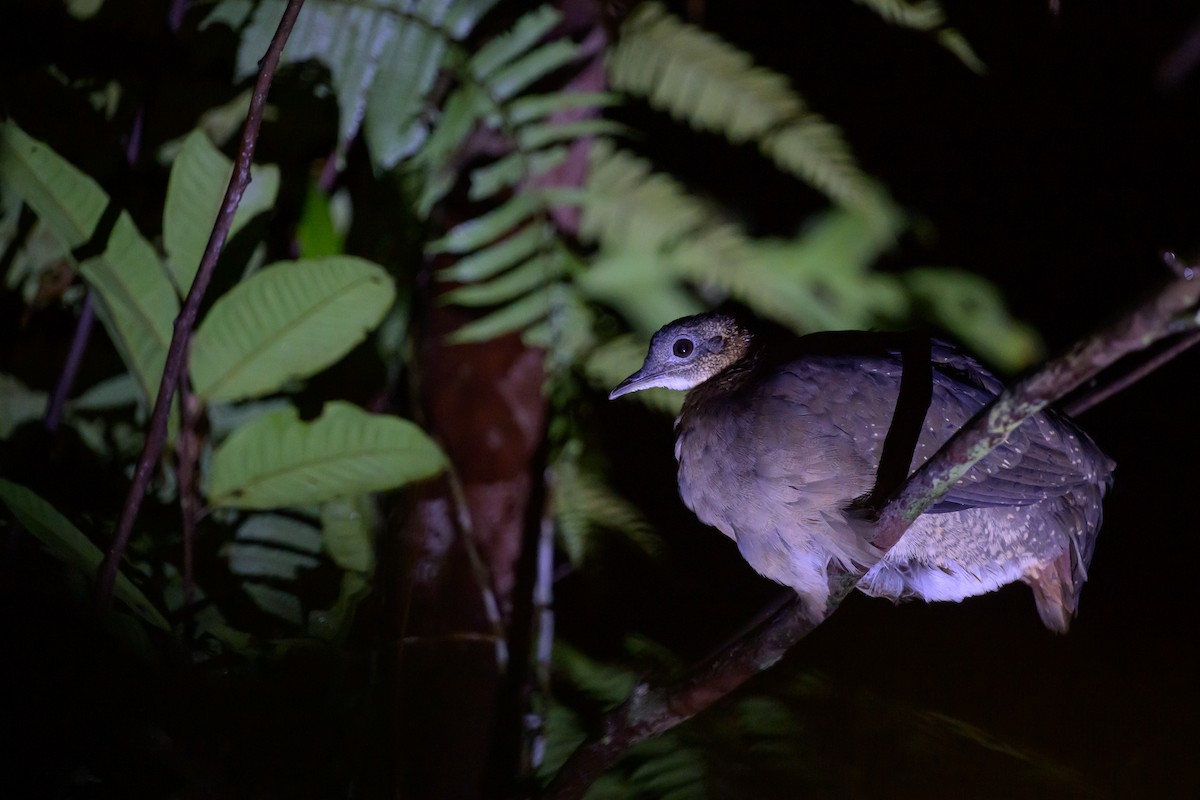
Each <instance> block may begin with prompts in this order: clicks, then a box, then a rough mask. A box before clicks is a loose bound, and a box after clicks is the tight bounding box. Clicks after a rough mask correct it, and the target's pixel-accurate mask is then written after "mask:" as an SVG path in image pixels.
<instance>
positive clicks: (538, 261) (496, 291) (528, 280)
mask: <svg viewBox="0 0 1200 800" xmlns="http://www.w3.org/2000/svg"><path fill="white" fill-rule="evenodd" d="M562 273H563V265H562V259H560V258H558V257H557V256H556V255H545V256H537V257H534V258H531V259H530V260H529V261H526V262H525V263H524V264H522V265H521V266H519V267H517V268H515V269H512V270H509V271H508V272H506V273H504V274H503V275H501V276H500V277H499V278H496V279H494V280H491V281H488V282H486V283H472V284H468V285H466V286H460V287H458V288H457V289H451V290H450V291H449V292H446V293H445V294H444V295H442V296H441V298H440V299H441V301H442V302H444V303H456V304H458V305H460V306H493V305H498V304H499V303H507V302H508V301H510V300H513V299H514V298H517V297H520V296H521V295H523V294H525V293H527V292H530V291H532V290H533V289H536V288H537V287H539V286H542V285H543V284H545V283H547V282H548V281H550V280H552V279H554V278H557V277H559V276H560V275H562Z"/></svg>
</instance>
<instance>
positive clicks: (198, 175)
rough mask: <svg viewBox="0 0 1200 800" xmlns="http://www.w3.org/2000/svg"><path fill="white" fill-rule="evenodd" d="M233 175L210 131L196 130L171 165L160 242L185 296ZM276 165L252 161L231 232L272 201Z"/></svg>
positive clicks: (277, 179)
mask: <svg viewBox="0 0 1200 800" xmlns="http://www.w3.org/2000/svg"><path fill="white" fill-rule="evenodd" d="M232 175H233V162H232V161H230V160H229V159H228V158H226V157H225V156H224V155H222V154H221V151H220V150H218V149H217V148H216V147H214V146H213V144H212V142H210V141H209V139H208V136H207V135H205V134H204V133H203V132H202V131H199V130H194V131H192V132H191V133H189V134H188V135H187V137H186V138H185V139H184V141H183V147H182V148H181V149H180V151H179V155H178V156H176V158H175V163H174V164H172V165H171V176H170V178H169V180H168V181H167V199H166V205H165V207H164V209H163V248H164V249H165V250H166V251H167V267H168V269H170V270H171V274H172V276H173V277H174V279H175V286H176V287H177V288H178V290H179V293H180V296H181V297H186V296H187V293H188V290H189V289H190V288H191V286H192V281H193V280H194V279H195V277H196V270H197V268H198V267H199V266H200V258H201V257H202V256H203V255H204V248H205V247H206V246H207V245H208V239H209V237H210V236H211V234H212V229H213V223H214V222H216V219H217V212H218V211H219V210H220V208H221V201H222V200H223V199H224V198H225V190H226V189H227V188H228V186H229V179H230V176H232ZM278 192H279V168H278V167H276V166H274V165H273V164H270V165H266V166H251V167H250V185H249V186H247V187H246V192H245V194H243V195H242V201H241V202H240V203H239V204H238V208H237V211H236V212H234V215H233V225H232V227H231V228H230V229H229V236H230V237H231V238H232V237H233V235H234V234H236V233H237V232H238V231H239V230H241V229H242V228H243V227H244V226H245V225H246V223H247V222H249V221H250V220H251V219H253V218H254V217H255V216H257V215H258V214H260V213H262V212H263V211H268V210H270V209H272V208H273V207H274V206H275V196H276V194H278Z"/></svg>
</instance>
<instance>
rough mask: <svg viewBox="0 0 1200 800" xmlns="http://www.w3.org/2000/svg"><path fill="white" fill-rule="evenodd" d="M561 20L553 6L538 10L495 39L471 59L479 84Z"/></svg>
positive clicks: (529, 46)
mask: <svg viewBox="0 0 1200 800" xmlns="http://www.w3.org/2000/svg"><path fill="white" fill-rule="evenodd" d="M560 19H562V14H561V13H560V12H558V11H557V10H555V9H554V7H553V6H550V5H544V6H539V7H537V8H535V9H534V10H532V11H530V12H528V13H527V14H525V15H524V16H522V17H521V18H520V19H519V20H517V22H516V24H515V25H514V26H513V28H512V30H510V31H508V32H507V33H504V34H501V35H500V36H497V37H495V38H494V39H492V40H491V41H490V42H488V43H487V44H485V45H484V46H483V47H481V48H479V51H478V52H477V53H475V55H473V56H472V57H471V60H470V62H469V63H468V65H467V66H468V68H469V69H470V70H471V73H472V74H473V75H475V77H476V78H477V79H478V80H486V79H487V78H488V76H490V75H491V74H492V73H494V72H495V71H496V70H497V69H499V68H500V67H502V66H504V65H505V64H507V63H508V62H510V61H512V60H513V59H514V58H516V57H518V56H520V55H521V54H523V53H524V52H525V51H526V50H528V49H529V48H531V47H533V46H534V45H535V44H537V43H538V41H539V40H540V39H541V38H542V37H543V36H545V35H546V34H547V33H549V32H550V30H551V29H552V28H553V27H554V26H555V25H557V24H558V21H559V20H560Z"/></svg>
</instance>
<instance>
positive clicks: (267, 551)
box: [224, 542, 321, 581]
mask: <svg viewBox="0 0 1200 800" xmlns="http://www.w3.org/2000/svg"><path fill="white" fill-rule="evenodd" d="M224 552H225V556H226V557H227V558H228V559H229V571H230V572H232V573H234V574H235V575H241V576H243V577H249V578H278V579H280V580H289V581H294V580H296V579H297V578H298V577H300V570H302V569H316V567H317V565H318V564H320V563H321V562H320V561H319V560H317V559H316V558H313V557H312V556H309V555H305V554H304V553H296V552H293V551H291V550H282V549H280V548H278V547H268V546H267V545H262V544H242V543H240V542H235V543H233V544H231V545H229V546H228V547H226V548H225V551H224Z"/></svg>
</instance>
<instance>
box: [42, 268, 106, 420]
mask: <svg viewBox="0 0 1200 800" xmlns="http://www.w3.org/2000/svg"><path fill="white" fill-rule="evenodd" d="M95 322H96V308H95V306H93V305H92V293H91V292H90V291H89V292H88V293H87V294H86V295H85V296H84V298H83V306H82V307H81V308H80V309H79V319H78V320H77V321H76V322H75V335H74V336H72V337H71V349H70V350H68V351H67V361H66V363H65V364H63V368H62V372H61V373H60V374H59V376H58V383H57V384H55V386H54V394H53V395H52V396H51V397H50V405H48V406H47V407H46V417H45V419H44V420H43V421H42V425H43V427H45V429H46V430H47V431H49V432H50V433H54V432H55V431H56V430H58V425H59V423H60V422H62V418H63V411H64V410H65V409H66V407H67V398H68V397H70V396H71V389H72V388H73V387H74V386H75V378H76V377H77V376H78V375H79V367H80V365H82V364H83V354H84V353H85V352H87V346H88V340H89V339H90V338H91V335H92V327H93V326H94V325H95Z"/></svg>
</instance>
